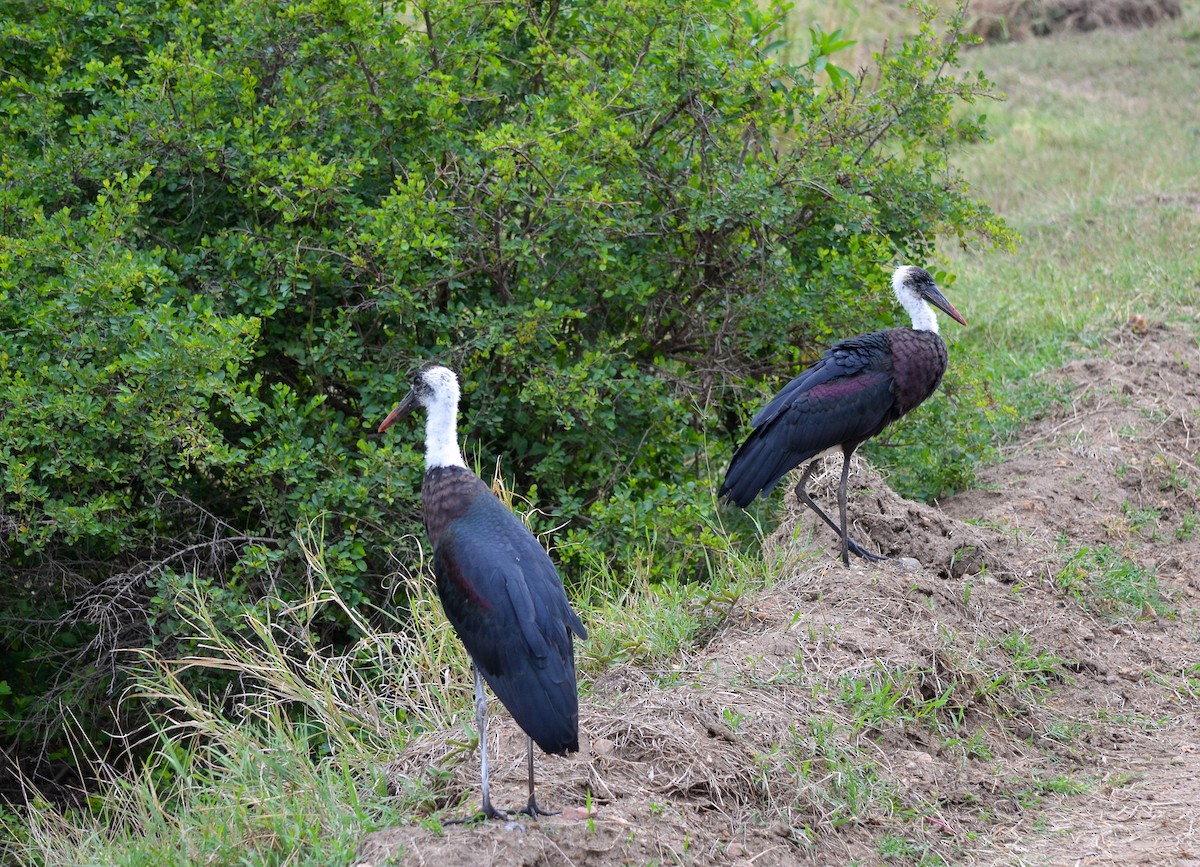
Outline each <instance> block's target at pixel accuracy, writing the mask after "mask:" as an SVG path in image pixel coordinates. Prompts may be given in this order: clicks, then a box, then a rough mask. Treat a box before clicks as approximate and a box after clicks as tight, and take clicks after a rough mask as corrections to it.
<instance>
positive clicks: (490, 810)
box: [445, 666, 507, 825]
mask: <svg viewBox="0 0 1200 867" xmlns="http://www.w3.org/2000/svg"><path fill="white" fill-rule="evenodd" d="M473 667H474V668H475V727H476V729H477V730H478V731H479V776H480V778H481V780H482V781H483V809H482V810H481V811H480V812H478V813H476V814H475V815H474V816H468V817H467V818H465V819H451V820H449V821H448V822H446V823H445V824H447V825H459V824H462V823H463V822H473V821H475V820H476V819H484V820H486V819H505V818H507V816H505V814H504V813H501V812H500V811H499V810H497V809H496V808H495V807H493V806H492V792H491V786H490V784H489V781H488V758H487V693H485V692H484V691H483V675H482V674H480V673H479V667H478V666H473Z"/></svg>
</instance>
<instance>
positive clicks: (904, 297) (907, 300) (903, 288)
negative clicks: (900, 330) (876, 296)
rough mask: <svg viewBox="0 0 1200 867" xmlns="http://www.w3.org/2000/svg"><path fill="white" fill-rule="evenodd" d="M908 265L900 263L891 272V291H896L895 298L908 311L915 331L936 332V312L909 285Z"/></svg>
mask: <svg viewBox="0 0 1200 867" xmlns="http://www.w3.org/2000/svg"><path fill="white" fill-rule="evenodd" d="M909 267H910V266H908V265H901V266H900V267H899V268H897V269H896V271H895V273H894V274H892V291H893V292H895V293H896V300H897V301H899V302H900V304H901V305H902V306H903V307H904V309H905V310H907V311H908V315H909V318H911V319H912V327H913V329H915V330H916V331H932V332H933V333H934V334H937V333H938V321H937V314H935V313H934V312H933V308H932V307H930V306H929V304H928V302H926V301H925V299H924V298H922V297H921V296H920V295H918V294H917V293H916V292H915V291H914V290H913V288H912V286H911V285H909V282H908V272H909Z"/></svg>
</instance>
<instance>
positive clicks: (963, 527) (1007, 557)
mask: <svg viewBox="0 0 1200 867" xmlns="http://www.w3.org/2000/svg"><path fill="white" fill-rule="evenodd" d="M841 464H842V461H841V458H840V457H835V458H826V459H825V463H824V466H823V467H821V468H820V469H818V470H817V471H816V472H814V473H813V475H812V478H811V479H810V481H809V484H808V492H809V494H810V495H811V496H812V497H813V499H815V500H816V501H817V503H818V504H820V505H821V506H822V508H824V509H825V511H826V514H828V515H829V516H830V517H831V518H833V519H834V520H835V521H836V520H838V518H837V515H838V508H837V487H838V483H839V480H840V478H841V471H842V469H841ZM786 503H787V508H786V511H785V513H784V516H783V519H782V520H781V521H780V523H779V526H778V527H777V528H776V529H775V531H774V532H773V533H772V534H771V535H770V536H769V537H768V539H767V541H766V546H765V547H766V548H767V550H768V551H774V552H775V553H776V556H782V555H784V554H786V552H787V551H789V550H797V549H799V550H803V549H804V548H806V547H810V546H811V547H817V548H820V547H828V548H829V550H830V551H836V549H837V546H838V537H837V535H836V534H835V533H834V532H833V531H832V530H831V529H829V528H828V527H827V526H826V525H825V524H824V523H823V522H822V521H821V520H820V519H819V518H818V517H817V516H816V515H814V514H813V512H812V510H811V509H809V508H807V507H806V506H804V505H803V504H802V503H800V502H799V500H797V499H796V495H795V492H794V490H791V489H789V490H788V491H787V494H786ZM847 516H848V517H847V520H848V522H849V525H850V535H851V537H853V538H854V539H856V540H857V541H858V542H859V543H860V544H862V545H864V546H865V547H867V548H871V549H874V550H876V551H878V552H879V553H881V554H883V555H885V556H887V557H893V558H901V559H903V560H905V561H906V562H902V563H900V564H899V565H901V566H902V567H904V568H909V569H919V568H925V569H929V570H932V571H933V572H934V573H935V574H937V575H939V576H940V577H943V578H946V577H953V578H961V577H963V576H964V575H977V574H979V573H980V572H982V571H984V570H987V572H988V573H989V574H990V575H991V576H992V577H993V578H998V579H1000V580H1002V581H1006V582H1008V583H1012V582H1013V581H1016V580H1018V578H1019V577H1021V573H1022V570H1023V568H1024V566H1023V564H1022V562H1021V560H1022V558H1021V556H1019V554H1020V549H1021V545H1020V542H1019V540H1018V539H1017V538H1016V537H1015V536H1014V535H1013V534H1011V533H1008V534H1003V533H998V532H994V531H990V530H988V529H987V528H986V527H981V526H976V525H971V524H967V523H966V522H964V521H961V520H956V519H954V518H951V517H950V516H949V515H947V514H946V513H945V512H943V511H941V510H940V509H938V508H936V507H934V506H928V505H925V504H924V503H914V502H913V501H911V500H906V499H904V498H903V497H901V496H900V495H899V494H897V493H896V492H895V491H893V490H892V489H891V488H889V487H888V486H887V483H886V482H885V481H884V480H883V478H882V477H881V476H880V475H879V473H878V472H877V471H876V470H875V469H874V468H873V467H871V466H870V464H868V463H867V462H866V461H864V460H863V459H862V458H860V457H858V456H857V455H856V456H855V457H854V458H852V460H851V464H850V482H849V486H848V493H847ZM914 560H915V561H916V562H912V561H914Z"/></svg>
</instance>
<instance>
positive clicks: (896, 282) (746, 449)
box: [719, 266, 966, 564]
mask: <svg viewBox="0 0 1200 867" xmlns="http://www.w3.org/2000/svg"><path fill="white" fill-rule="evenodd" d="M893 286H894V288H895V291H896V295H897V297H898V298H899V299H900V300H901V302H902V303H904V305H905V308H906V309H908V310H909V312H910V313H911V314H912V315H913V320H914V324H920V325H922V326H923V327H920V328H889V329H886V330H883V331H873V332H871V333H869V334H863V335H861V336H859V337H852V338H850V339H849V340H844V341H842V342H841V343H838V344H836V345H835V346H833V347H832V348H830V349H829V350H827V351H826V352H825V354H824V355H823V356H822V357H821V358H820V360H819V361H817V362H816V363H815V364H813V365H812V366H811V367H809V368H808V369H807V370H805V371H804V372H803V373H801V374H800V375H799V376H797V377H796V378H795V379H793V380H792V381H791V382H789V383H788V384H787V385H785V386H784V387H783V389H782V390H780V392H779V394H777V395H776V396H775V397H774V398H773V399H772V400H771V402H770V403H768V404H767V405H766V406H765V407H763V409H762V410H760V411H759V412H758V413H757V414H756V415H755V416H754V418H753V419H752V420H751V422H750V424H751V427H752V428H753V430H752V432H751V433H750V435H749V436H748V437H747V438H746V440H745V441H744V442H743V443H742V445H741V446H740V447H739V448H738V449H737V451H736V452H735V453H734V456H733V460H732V461H731V462H730V465H729V469H728V471H727V472H726V475H725V481H724V483H723V484H722V485H721V488H720V491H719V496H721V497H725V498H727V499H728V500H729V501H730V502H732V503H734V504H736V505H738V506H741V507H743V508H745V507H746V506H748V505H749V504H750V503H751V501H753V500H754V498H755V497H756V496H758V495H759V494H763V495H766V494H767V493H769V492H770V491H771V490H772V489H773V488H774V487H775V485H776V484H777V483H778V482H779V480H780V479H782V478H783V477H784V476H785V475H786V474H787V473H788V472H790V471H791V470H792V469H794V468H795V467H797V466H799V465H800V464H802V463H804V462H805V461H808V460H810V459H814V458H816V457H817V456H819V455H821V454H822V453H823V452H825V451H827V450H829V449H831V448H840V449H841V451H842V453H843V455H844V458H845V462H846V463H845V464H844V465H843V472H842V481H841V488H840V490H839V504H840V506H841V519H842V520H841V526H840V527H839V526H838V525H837V524H835V523H834V522H833V521H832V519H830V518H829V516H828V515H826V514H825V513H824V511H822V510H821V509H820V507H819V506H817V505H816V503H815V502H813V501H812V499H811V498H810V497H809V496H808V494H807V492H806V490H805V485H806V483H807V481H808V478H809V476H810V475H811V473H812V470H813V468H814V466H815V463H813V464H810V465H809V467H808V468H807V470H806V471H805V473H804V475H803V477H802V478H801V480H800V483H799V484H798V485H797V488H796V494H797V497H799V498H800V500H801V501H802V502H804V503H805V504H806V505H808V506H809V507H810V508H812V509H813V510H814V511H815V512H816V513H817V515H818V516H819V517H820V518H821V519H822V520H824V521H825V523H826V524H828V525H829V526H830V527H832V528H833V529H834V530H835V531H837V532H838V533H839V535H840V536H841V537H842V538H841V542H842V558H843V560H844V561H845V562H846V563H847V564H848V563H849V554H851V553H853V554H856V555H858V556H861V557H865V558H867V559H872V560H877V559H883V558H882V557H881V556H880V555H876V554H872V553H871V552H869V551H867V550H866V549H864V548H863V547H862V546H861V545H859V544H858V543H857V542H855V541H854V540H853V539H851V538H850V537H849V536H848V535H847V533H846V507H845V497H846V493H845V488H846V480H847V472H848V465H849V460H850V456H851V455H852V454H853V453H854V450H855V449H856V448H858V446H859V445H860V444H861V443H863V442H864V441H865V440H868V439H870V438H871V437H873V436H875V435H876V434H878V433H879V432H880V431H882V430H883V429H884V428H885V427H887V426H888V425H889V424H891V423H892V422H894V421H895V420H896V419H898V418H900V417H901V416H902V415H904V414H905V413H907V412H909V411H911V410H912V409H914V408H916V407H917V406H919V405H920V404H921V403H922V402H923V401H924V400H925V399H926V398H928V397H929V396H930V395H931V394H933V392H934V391H936V390H937V387H938V385H939V384H940V383H941V381H942V376H943V374H945V372H946V366H947V362H948V356H947V353H946V345H945V344H944V343H943V342H942V339H941V338H940V337H939V336H938V334H937V330H936V329H937V322H936V319H935V318H934V316H933V313H932V311H931V310H929V308H928V307H927V306H926V302H929V303H932V304H934V305H935V306H937V307H938V308H939V309H941V310H943V311H945V312H946V313H947V314H948V315H950V316H951V317H953V318H954V319H955V320H956V321H958V322H961V323H962V324H964V325H965V324H966V322H965V321H964V320H963V318H962V317H961V316H960V315H959V314H958V311H956V310H955V309H954V307H953V306H952V305H951V304H950V302H949V301H947V300H946V299H945V298H944V297H943V296H942V294H941V292H940V291H939V290H938V289H937V286H936V285H935V284H934V282H933V278H932V277H930V276H929V274H928V272H926V271H924V270H923V269H920V268H912V267H908V266H904V267H901V268H899V269H897V272H896V275H895V277H894V278H893Z"/></svg>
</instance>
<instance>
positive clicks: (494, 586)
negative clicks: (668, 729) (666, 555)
mask: <svg viewBox="0 0 1200 867" xmlns="http://www.w3.org/2000/svg"><path fill="white" fill-rule="evenodd" d="M458 399H459V386H458V377H457V376H455V374H454V373H453V372H452V371H451V370H449V369H447V368H445V367H440V366H430V367H425V368H423V369H422V370H420V371H419V372H418V373H417V375H416V377H415V378H414V380H413V385H412V390H411V391H410V392H409V393H408V395H407V396H406V397H405V398H404V399H403V400H402V401H401V402H400V405H399V406H397V407H396V408H395V409H394V410H392V412H391V414H390V415H388V417H387V418H385V419H384V420H383V423H382V424H380V425H379V431H380V432H381V433H382V432H383V431H384V430H386V429H387V428H388V427H389V426H390V425H391V424H392V423H393V422H395V421H396V420H397V419H399V418H401V417H403V416H405V415H407V414H409V413H410V412H412V411H413V410H415V409H416V408H417V407H418V406H420V407H424V408H425V411H426V417H425V477H424V480H423V482H422V484H421V505H422V509H421V511H422V516H423V518H424V522H425V532H426V533H427V534H428V536H429V541H430V543H431V544H432V546H433V572H434V577H435V578H436V579H437V591H438V596H439V597H440V598H441V600H442V608H443V609H444V610H445V612H446V618H447V619H448V620H449V621H450V623H451V625H452V626H453V627H454V631H455V632H456V633H458V637H459V638H460V639H461V640H462V642H463V644H464V645H465V646H466V648H467V653H468V654H470V657H471V663H472V666H473V667H474V669H475V719H476V725H477V726H478V729H479V750H480V778H481V780H482V790H483V808H482V811H481V815H482V818H484V819H499V818H503V817H504V814H503V813H501V812H500V811H499V810H497V809H496V808H495V807H493V806H492V799H491V793H490V790H489V783H488V758H487V696H486V694H485V693H484V688H483V683H484V681H485V680H486V681H487V684H488V685H489V686H490V687H491V688H492V692H494V693H495V694H496V697H497V698H499V699H500V701H501V702H502V703H503V704H504V706H505V707H506V708H508V710H509V712H510V713H511V714H512V716H513V719H514V720H516V723H517V725H518V726H520V727H521V729H522V731H524V732H525V734H526V735H528V737H529V750H528V770H529V801H528V803H527V804H526V806H525V808H524V809H522V810H521V812H523V813H527V814H529V815H530V816H532V817H533V818H535V819H536V818H537V817H538V816H539V815H551V814H550V813H549V812H547V811H545V810H543V809H542V808H540V807H539V806H538V805H537V800H536V798H535V797H534V778H533V744H534V742H536V743H537V745H538V746H539V747H541V748H542V750H544V751H545V752H547V753H552V754H559V755H561V754H565V753H569V752H576V751H578V749H579V698H578V693H577V691H576V684H575V647H574V642H573V639H572V635H575V636H578V637H579V638H581V639H586V638H587V630H586V629H584V626H583V623H582V622H581V621H580V620H579V617H578V616H577V615H576V614H575V612H574V611H572V610H571V606H570V604H569V603H568V602H567V595H566V593H565V592H564V591H563V585H562V581H561V580H560V579H559V577H558V572H557V570H555V568H554V564H553V563H552V562H551V561H550V557H549V555H548V554H547V553H546V550H545V549H544V548H543V547H542V546H541V545H540V544H539V543H538V541H537V539H535V538H534V537H533V534H532V533H530V532H529V530H527V529H526V528H525V525H524V524H522V523H521V521H520V520H519V519H518V518H517V517H516V515H514V514H513V513H512V512H511V511H509V510H508V508H507V507H505V505H504V504H503V503H501V502H500V500H499V499H497V498H496V496H495V495H494V494H493V493H492V491H491V489H490V488H489V487H488V486H487V485H486V484H484V482H483V481H482V480H481V479H480V478H479V477H478V476H477V475H475V473H473V472H471V470H469V469H467V466H466V464H465V463H464V461H463V457H462V452H461V451H460V450H459V446H458V434H457V418H458Z"/></svg>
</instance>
